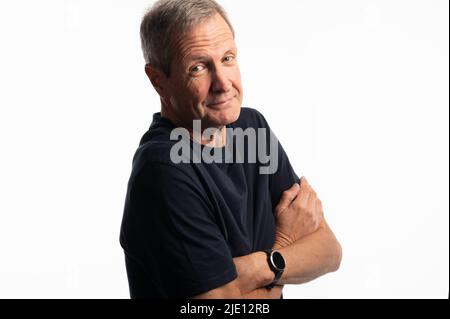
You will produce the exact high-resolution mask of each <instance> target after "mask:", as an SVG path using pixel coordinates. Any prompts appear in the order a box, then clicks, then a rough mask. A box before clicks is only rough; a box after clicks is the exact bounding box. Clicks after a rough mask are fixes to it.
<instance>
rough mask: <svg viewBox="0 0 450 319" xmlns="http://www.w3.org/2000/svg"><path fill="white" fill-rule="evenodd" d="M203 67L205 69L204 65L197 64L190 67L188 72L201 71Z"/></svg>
mask: <svg viewBox="0 0 450 319" xmlns="http://www.w3.org/2000/svg"><path fill="white" fill-rule="evenodd" d="M204 69H205V66H204V65H201V64H197V65H195V66H193V67H192V68H191V70H190V72H191V73H194V74H195V73H199V72H201V71H203V70H204Z"/></svg>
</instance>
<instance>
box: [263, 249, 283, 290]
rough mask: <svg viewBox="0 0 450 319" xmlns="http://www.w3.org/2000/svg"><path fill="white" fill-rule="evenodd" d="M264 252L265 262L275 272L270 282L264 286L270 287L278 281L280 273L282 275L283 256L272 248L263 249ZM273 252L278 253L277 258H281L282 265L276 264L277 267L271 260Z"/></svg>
mask: <svg viewBox="0 0 450 319" xmlns="http://www.w3.org/2000/svg"><path fill="white" fill-rule="evenodd" d="M264 252H265V253H266V255H267V263H268V264H269V268H270V270H272V271H273V273H274V274H275V276H274V279H273V281H272V282H271V283H270V284H268V285H266V286H265V287H266V288H267V289H272V288H273V287H274V286H275V284H276V283H277V282H278V280H280V278H281V275H283V271H284V267H285V262H284V258H283V256H281V254H280V253H279V252H274V251H273V249H266V250H264ZM274 253H276V254H278V256H277V257H278V258H281V259H283V260H282V265H278V267H277V265H276V264H275V263H274V260H273V254H274Z"/></svg>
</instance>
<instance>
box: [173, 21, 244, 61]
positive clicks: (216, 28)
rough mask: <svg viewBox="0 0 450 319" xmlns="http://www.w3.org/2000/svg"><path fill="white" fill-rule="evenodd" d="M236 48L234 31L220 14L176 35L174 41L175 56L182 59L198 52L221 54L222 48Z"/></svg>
mask: <svg viewBox="0 0 450 319" xmlns="http://www.w3.org/2000/svg"><path fill="white" fill-rule="evenodd" d="M234 48H235V42H234V36H233V33H232V31H231V29H230V27H229V26H228V24H227V23H226V21H225V20H224V19H223V18H222V17H221V16H220V15H219V14H216V15H214V16H212V17H211V18H208V19H206V20H204V21H202V22H200V23H199V24H198V25H196V26H194V27H193V28H191V30H189V31H188V32H186V33H185V34H183V35H180V36H178V37H175V41H173V42H172V49H173V50H174V53H175V56H176V57H177V58H178V59H181V60H184V59H186V58H189V57H190V56H191V55H197V54H205V53H214V52H217V53H218V54H220V51H221V50H225V51H227V50H230V49H234ZM225 51H224V52H222V53H225Z"/></svg>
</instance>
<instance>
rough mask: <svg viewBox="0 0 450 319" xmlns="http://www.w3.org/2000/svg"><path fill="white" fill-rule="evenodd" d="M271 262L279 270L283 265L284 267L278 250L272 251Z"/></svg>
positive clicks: (282, 268) (284, 265) (284, 264)
mask: <svg viewBox="0 0 450 319" xmlns="http://www.w3.org/2000/svg"><path fill="white" fill-rule="evenodd" d="M272 262H273V264H274V266H275V267H277V268H278V269H279V270H284V267H286V263H285V262H284V258H283V256H282V255H281V254H280V253H279V252H278V251H274V252H273V254H272Z"/></svg>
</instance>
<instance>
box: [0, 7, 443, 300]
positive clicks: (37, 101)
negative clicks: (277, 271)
mask: <svg viewBox="0 0 450 319" xmlns="http://www.w3.org/2000/svg"><path fill="white" fill-rule="evenodd" d="M221 3H222V4H223V5H224V7H225V8H226V9H227V11H228V12H229V15H230V17H231V20H232V22H233V24H234V27H235V29H236V33H237V42H238V46H239V50H240V65H241V71H242V77H243V84H244V89H245V100H244V106H250V107H253V108H257V109H258V110H260V111H261V112H262V113H263V114H264V115H265V117H266V119H267V120H268V122H269V123H270V125H271V126H272V129H273V130H274V131H275V133H276V134H277V136H278V138H279V139H280V141H281V142H282V144H283V146H284V147H285V149H286V151H287V153H288V155H289V157H290V159H291V162H292V165H293V166H294V168H295V170H296V171H297V174H299V175H305V176H307V177H308V180H309V181H310V183H311V184H312V185H313V187H314V188H315V189H316V191H317V192H318V194H319V196H320V198H321V199H322V201H323V202H324V209H325V214H326V217H327V219H328V221H329V224H330V225H331V227H332V228H333V230H334V231H335V233H336V236H337V237H338V239H339V240H340V242H341V243H342V246H343V249H344V257H343V261H342V265H341V268H340V269H339V271H338V272H336V273H332V274H328V275H326V276H324V277H322V278H319V279H317V280H315V281H313V282H311V283H308V284H304V285H299V286H288V287H286V288H285V297H286V298H349V297H352V298H447V294H448V288H449V284H448V282H449V205H448V202H449V201H448V198H449V195H448V192H449V189H448V186H449V183H448V182H449V181H448V167H449V166H448V164H449V158H448V154H449V152H448V129H449V123H448V120H449V119H448V115H449V114H448V112H449V91H448V87H449V83H448V82H449V73H448V72H449V65H448V63H449V43H448V39H449V38H448V36H449V35H448V32H449V26H448V25H449V24H448V22H449V17H448V14H449V8H448V6H449V4H448V1H445V0H440V1H439V0H434V1H425V0H424V1H406V0H404V1H399V0H395V1H391V0H390V1H360V0H354V1H332V0H329V1H313V0H310V1H298V0H290V1H288V0H284V1H281V0H277V1H261V0H253V1H248V0H246V1H231V0H227V1H225V0H223V1H221ZM149 4H151V1H150V2H149V1H110V0H108V1H106V0H105V1H75V0H72V1H68V0H65V1H61V0H54V1H49V0H46V1H31V0H28V1H18V0H14V1H13V0H9V1H1V2H0V48H1V50H0V142H1V144H0V145H1V157H0V161H1V165H0V252H1V254H0V297H1V298H50V297H51V298H69V297H73V298H128V297H129V294H128V285H127V279H126V272H125V265H124V258H123V252H122V250H121V247H120V245H119V229H120V222H121V218H122V210H123V205H124V198H125V192H126V186H127V181H128V177H129V174H130V171H131V160H132V156H133V154H134V151H135V149H136V147H137V145H138V142H139V139H140V137H141V135H142V134H143V133H144V132H145V131H146V130H147V128H148V126H149V125H150V122H151V116H152V114H153V113H154V112H157V111H159V103H158V102H159V101H158V98H157V96H156V94H155V93H154V91H153V89H152V88H151V86H150V84H149V82H148V80H147V79H146V77H145V74H144V69H143V66H144V61H143V59H142V56H141V51H140V43H139V35H138V29H139V23H140V18H141V16H142V14H143V13H144V10H145V8H147V7H148V6H149Z"/></svg>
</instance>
